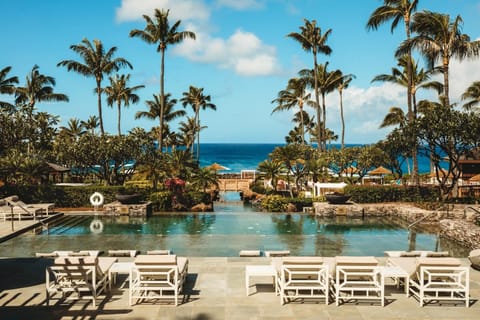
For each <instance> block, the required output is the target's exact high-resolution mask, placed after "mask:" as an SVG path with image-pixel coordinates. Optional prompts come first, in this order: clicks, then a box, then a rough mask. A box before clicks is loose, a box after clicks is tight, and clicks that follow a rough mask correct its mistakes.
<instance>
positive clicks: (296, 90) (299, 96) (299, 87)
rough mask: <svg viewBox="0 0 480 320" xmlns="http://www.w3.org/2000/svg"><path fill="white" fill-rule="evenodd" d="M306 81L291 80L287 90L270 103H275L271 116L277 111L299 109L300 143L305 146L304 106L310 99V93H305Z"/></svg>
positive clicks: (299, 79)
mask: <svg viewBox="0 0 480 320" xmlns="http://www.w3.org/2000/svg"><path fill="white" fill-rule="evenodd" d="M306 88H307V81H306V80H305V79H304V78H292V79H290V80H289V81H288V85H287V88H286V89H285V90H282V91H280V92H279V93H278V96H277V98H276V99H274V100H273V101H272V103H276V104H277V106H276V107H275V108H274V109H273V111H272V114H273V113H274V112H277V111H285V110H290V109H292V108H294V107H296V106H298V108H299V109H300V110H299V112H298V113H296V114H298V115H300V136H301V139H302V140H301V143H302V144H305V122H304V119H303V116H304V111H303V106H304V104H305V103H306V102H307V101H308V100H309V99H310V93H307V92H306Z"/></svg>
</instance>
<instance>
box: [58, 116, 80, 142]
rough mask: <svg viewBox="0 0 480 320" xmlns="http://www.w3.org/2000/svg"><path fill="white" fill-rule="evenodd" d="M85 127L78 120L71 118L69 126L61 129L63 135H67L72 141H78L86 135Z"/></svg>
mask: <svg viewBox="0 0 480 320" xmlns="http://www.w3.org/2000/svg"><path fill="white" fill-rule="evenodd" d="M84 129H85V127H84V126H83V124H82V122H81V121H80V120H79V119H78V118H71V119H70V120H68V123H67V126H66V127H64V126H62V127H60V130H61V132H62V134H63V135H66V136H67V137H69V138H70V139H71V140H77V139H78V138H79V137H80V136H82V135H84V134H85V130H84Z"/></svg>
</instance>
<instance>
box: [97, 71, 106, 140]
mask: <svg viewBox="0 0 480 320" xmlns="http://www.w3.org/2000/svg"><path fill="white" fill-rule="evenodd" d="M96 81H97V104H98V119H99V122H100V132H101V133H102V136H103V135H104V134H105V130H104V129H103V116H102V86H101V79H98V78H97V79H96Z"/></svg>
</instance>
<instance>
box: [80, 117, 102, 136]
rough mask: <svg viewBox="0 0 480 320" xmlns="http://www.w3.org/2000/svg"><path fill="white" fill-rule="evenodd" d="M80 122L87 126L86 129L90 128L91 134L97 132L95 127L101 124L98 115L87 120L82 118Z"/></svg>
mask: <svg viewBox="0 0 480 320" xmlns="http://www.w3.org/2000/svg"><path fill="white" fill-rule="evenodd" d="M80 124H81V125H82V126H83V127H84V128H85V130H89V131H90V133H91V134H95V129H97V128H98V126H99V125H100V124H99V122H98V117H97V116H90V117H89V118H88V119H87V121H84V120H82V121H81V122H80Z"/></svg>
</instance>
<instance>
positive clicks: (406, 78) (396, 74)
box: [372, 54, 443, 183]
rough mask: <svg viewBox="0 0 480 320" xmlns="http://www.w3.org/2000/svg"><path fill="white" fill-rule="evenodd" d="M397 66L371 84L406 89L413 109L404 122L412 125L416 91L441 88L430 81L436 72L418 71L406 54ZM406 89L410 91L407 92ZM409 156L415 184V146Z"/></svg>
mask: <svg viewBox="0 0 480 320" xmlns="http://www.w3.org/2000/svg"><path fill="white" fill-rule="evenodd" d="M398 66H399V67H400V68H392V73H391V74H380V75H377V76H375V77H374V78H373V79H372V82H375V81H381V82H390V83H394V84H396V85H399V86H402V87H405V88H407V91H410V95H411V101H412V107H413V108H411V109H409V110H408V113H407V115H406V117H407V118H406V121H409V122H410V123H412V122H413V121H414V120H415V119H417V91H418V89H435V90H436V91H437V92H440V91H441V90H442V88H443V87H442V84H441V83H439V82H438V81H430V78H431V77H432V76H433V75H435V73H436V70H428V71H425V70H424V69H423V68H421V69H419V67H418V64H417V62H416V61H415V60H414V59H413V58H412V57H411V55H407V54H406V55H403V56H401V57H400V58H399V59H398ZM409 70H410V71H409ZM408 88H409V89H410V90H408ZM390 113H391V112H390ZM394 124H398V123H394ZM383 127H384V126H380V128H383ZM411 155H412V161H413V170H412V173H413V174H412V180H413V181H414V182H415V183H418V182H419V181H418V157H417V145H416V144H414V145H413V146H412V153H411Z"/></svg>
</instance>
